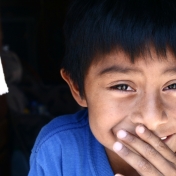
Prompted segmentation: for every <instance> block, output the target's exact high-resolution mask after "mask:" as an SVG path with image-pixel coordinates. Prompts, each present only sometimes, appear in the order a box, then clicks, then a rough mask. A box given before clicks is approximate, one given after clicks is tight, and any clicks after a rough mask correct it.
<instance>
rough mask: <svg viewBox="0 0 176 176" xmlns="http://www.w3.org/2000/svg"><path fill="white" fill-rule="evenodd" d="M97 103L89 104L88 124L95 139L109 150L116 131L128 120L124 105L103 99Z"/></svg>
mask: <svg viewBox="0 0 176 176" xmlns="http://www.w3.org/2000/svg"><path fill="white" fill-rule="evenodd" d="M97 100H98V101H94V102H89V103H88V104H89V105H90V106H89V105H88V111H89V123H90V128H91V131H92V133H93V134H94V136H95V137H96V139H97V140H98V141H99V142H100V143H101V144H103V145H104V146H106V147H108V148H111V147H112V145H113V144H114V142H115V141H116V140H117V138H116V135H115V134H116V132H117V129H119V128H121V127H122V125H121V124H122V123H123V127H124V126H125V124H126V123H127V122H126V121H127V119H128V114H129V112H128V110H129V108H127V105H126V103H123V102H121V101H117V100H112V99H111V100H108V99H107V98H105V97H101V98H99V99H97Z"/></svg>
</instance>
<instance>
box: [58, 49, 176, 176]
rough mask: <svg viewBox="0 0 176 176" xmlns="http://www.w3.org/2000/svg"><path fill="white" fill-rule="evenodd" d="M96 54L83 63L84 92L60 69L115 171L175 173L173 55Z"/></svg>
mask: <svg viewBox="0 0 176 176" xmlns="http://www.w3.org/2000/svg"><path fill="white" fill-rule="evenodd" d="M98 57H100V56H98ZM101 58H102V59H100V60H99V61H98V62H95V63H92V64H91V66H90V68H89V69H88V72H87V75H86V77H85V82H84V85H85V86H84V87H85V96H84V97H80V94H79V88H78V87H77V85H76V84H74V83H73V82H72V80H71V79H70V77H69V75H67V74H66V72H65V71H64V70H63V69H62V70H61V75H62V77H63V79H64V80H65V81H66V82H67V83H68V85H69V86H70V89H71V92H72V94H73V96H74V98H75V100H76V101H77V102H78V103H79V104H80V105H81V106H83V107H88V112H89V122H90V128H91V130H92V133H93V134H94V136H95V137H96V139H97V140H98V141H99V142H100V143H101V144H102V145H103V146H104V147H105V150H106V153H107V156H108V158H109V162H110V165H111V167H112V170H113V171H114V174H117V173H118V174H122V175H126V176H129V175H130V176H133V175H134V176H138V175H141V176H160V175H165V176H168V175H169V176H175V175H176V155H175V152H176V128H175V126H176V60H175V57H174V55H172V53H171V52H170V51H169V50H168V51H167V59H166V58H165V57H161V56H158V55H157V54H156V52H155V51H154V50H152V49H151V51H150V54H146V55H145V56H140V57H138V58H137V59H136V61H135V63H131V62H130V60H129V58H128V56H127V55H126V54H125V53H123V52H118V53H117V52H111V53H110V54H108V55H106V56H101ZM169 135H172V136H171V137H170V138H168V139H167V140H165V141H163V140H161V139H160V138H161V137H165V136H169Z"/></svg>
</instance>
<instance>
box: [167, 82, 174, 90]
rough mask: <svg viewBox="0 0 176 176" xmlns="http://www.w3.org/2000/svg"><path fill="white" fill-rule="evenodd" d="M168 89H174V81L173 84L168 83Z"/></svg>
mask: <svg viewBox="0 0 176 176" xmlns="http://www.w3.org/2000/svg"><path fill="white" fill-rule="evenodd" d="M168 89H176V84H175V83H174V84H171V85H169V86H168Z"/></svg>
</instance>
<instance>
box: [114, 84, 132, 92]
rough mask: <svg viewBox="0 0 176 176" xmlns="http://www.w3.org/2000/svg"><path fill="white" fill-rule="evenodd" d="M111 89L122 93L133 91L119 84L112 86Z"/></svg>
mask: <svg viewBox="0 0 176 176" xmlns="http://www.w3.org/2000/svg"><path fill="white" fill-rule="evenodd" d="M111 89H115V90H120V91H132V90H133V89H132V88H131V87H130V86H128V85H127V84H118V85H115V86H112V87H111Z"/></svg>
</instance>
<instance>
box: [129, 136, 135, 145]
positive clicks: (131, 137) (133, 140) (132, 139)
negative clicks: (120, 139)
mask: <svg viewBox="0 0 176 176" xmlns="http://www.w3.org/2000/svg"><path fill="white" fill-rule="evenodd" d="M128 140H129V142H130V143H135V142H136V137H134V136H130V138H129V139H128Z"/></svg>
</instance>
